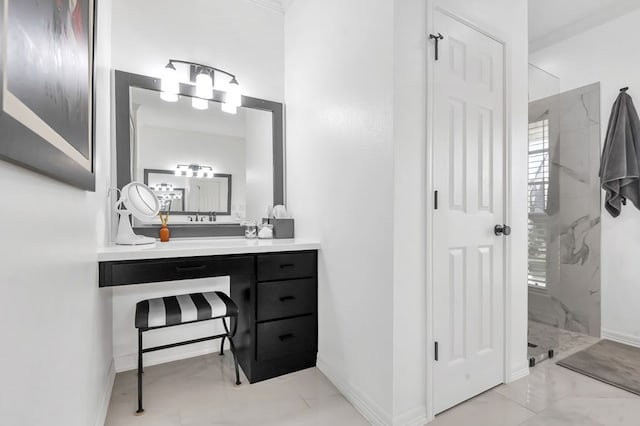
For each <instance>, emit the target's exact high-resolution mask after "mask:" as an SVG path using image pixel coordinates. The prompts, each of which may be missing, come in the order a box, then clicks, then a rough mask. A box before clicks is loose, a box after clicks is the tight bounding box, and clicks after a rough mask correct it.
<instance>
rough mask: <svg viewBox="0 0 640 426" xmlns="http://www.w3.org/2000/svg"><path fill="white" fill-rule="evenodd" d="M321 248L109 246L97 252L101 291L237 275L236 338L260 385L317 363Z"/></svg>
mask: <svg viewBox="0 0 640 426" xmlns="http://www.w3.org/2000/svg"><path fill="white" fill-rule="evenodd" d="M319 248H320V246H319V244H318V243H316V242H313V241H302V240H298V239H291V240H245V239H194V240H176V241H170V242H168V243H158V244H157V245H156V246H155V247H150V248H149V247H147V248H145V247H141V246H137V247H123V246H110V247H104V248H102V249H101V250H100V251H99V252H98V261H99V285H100V287H112V286H124V285H138V284H145V283H151V282H164V281H178V280H188V279H194V278H208V277H220V276H228V277H230V293H231V294H230V296H231V298H232V299H233V300H234V301H235V303H236V304H237V305H238V308H239V311H240V315H239V317H238V330H237V333H236V337H235V338H234V342H235V344H236V347H237V350H238V360H239V362H240V365H241V367H242V370H243V371H244V373H245V375H246V376H247V378H248V379H249V382H250V383H254V382H258V381H261V380H265V379H269V378H272V377H276V376H280V375H282V374H286V373H291V372H293V371H297V370H301V369H304V368H309V367H313V366H315V365H316V354H317V349H318V309H317V285H318V274H317V251H318V249H319ZM131 327H132V330H133V324H132V325H131Z"/></svg>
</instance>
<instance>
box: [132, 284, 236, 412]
mask: <svg viewBox="0 0 640 426" xmlns="http://www.w3.org/2000/svg"><path fill="white" fill-rule="evenodd" d="M226 318H229V319H230V321H231V323H232V326H231V331H229V327H228V326H227V322H226ZM213 319H220V320H222V324H223V326H224V330H225V333H223V334H217V335H215V336H209V337H202V338H199V339H193V340H187V341H183V342H177V343H171V344H168V345H162V346H155V347H151V348H143V347H142V333H144V332H145V331H149V330H156V329H159V328H165V327H173V326H176V325H182V324H189V323H194V322H199V321H207V320H213ZM237 319H238V307H237V306H236V304H235V303H233V300H231V299H230V298H229V296H227V295H226V294H224V293H223V292H220V291H211V292H206V293H191V294H181V295H178V296H168V297H158V298H155V299H148V300H143V301H140V302H138V303H137V304H136V317H135V327H136V328H137V329H138V410H137V411H136V413H137V414H142V413H143V412H144V409H143V408H142V354H144V353H147V352H154V351H159V350H162V349H169V348H174V347H177V346H183V345H189V344H191V343H198V342H204V341H207V340H213V339H222V343H221V344H220V355H224V339H229V346H230V348H231V353H232V355H233V363H234V365H235V369H236V385H239V384H240V373H239V370H238V359H237V357H236V348H235V345H234V343H233V336H234V335H235V333H236V329H237Z"/></svg>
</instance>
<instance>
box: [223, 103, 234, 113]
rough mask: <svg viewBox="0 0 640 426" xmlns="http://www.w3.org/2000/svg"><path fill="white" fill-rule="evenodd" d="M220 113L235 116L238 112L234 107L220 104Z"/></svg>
mask: <svg viewBox="0 0 640 426" xmlns="http://www.w3.org/2000/svg"><path fill="white" fill-rule="evenodd" d="M222 111H224V112H226V113H227V114H236V113H237V112H238V107H237V106H235V105H229V104H227V103H224V104H222Z"/></svg>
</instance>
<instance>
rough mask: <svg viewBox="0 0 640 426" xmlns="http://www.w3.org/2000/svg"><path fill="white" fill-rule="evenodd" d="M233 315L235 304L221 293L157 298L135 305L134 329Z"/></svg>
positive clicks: (211, 292) (235, 310) (236, 309)
mask: <svg viewBox="0 0 640 426" xmlns="http://www.w3.org/2000/svg"><path fill="white" fill-rule="evenodd" d="M237 314H238V307H237V306H236V304H235V303H233V301H232V300H231V299H230V298H229V296H227V295H226V294H224V293H223V292H221V291H210V292H206V293H191V294H181V295H179V296H169V297H158V298H156V299H148V300H143V301H141V302H138V304H137V305H136V328H154V327H166V326H170V325H177V324H183V323H186V322H193V321H204V320H208V319H212V318H219V317H225V316H229V315H237Z"/></svg>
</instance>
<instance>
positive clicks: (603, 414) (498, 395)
mask: <svg viewBox="0 0 640 426" xmlns="http://www.w3.org/2000/svg"><path fill="white" fill-rule="evenodd" d="M560 336H561V337H560V344H561V353H560V354H559V355H558V356H557V357H555V358H554V359H553V360H550V361H545V362H543V363H540V364H537V365H536V366H535V367H534V368H531V369H530V374H529V376H527V377H524V378H522V379H520V380H517V381H515V382H513V383H509V384H507V385H500V386H498V387H496V388H494V389H492V390H490V391H488V392H485V393H483V394H482V395H479V396H477V397H475V398H473V399H471V400H469V401H467V402H464V403H462V404H460V405H458V406H456V407H454V408H452V409H450V410H448V411H446V412H444V413H442V414H440V415H439V416H437V417H436V419H435V421H434V422H433V423H431V425H433V426H454V425H455V426H467V425H468V426H472V425H479V426H484V425H491V426H596V425H597V426H638V425H640V397H639V396H637V395H634V394H632V393H629V392H626V391H623V390H621V389H618V388H616V387H613V386H609V385H607V384H605V383H602V382H599V381H597V380H594V379H591V378H589V377H587V376H583V375H582V374H578V373H575V372H573V371H571V370H567V369H566V368H563V367H560V366H558V365H556V363H555V362H556V361H557V360H559V359H562V358H564V357H566V356H569V355H571V354H572V353H575V352H577V351H579V350H581V349H584V348H586V347H588V346H590V345H591V344H593V343H595V341H597V340H598V339H596V338H593V337H589V336H584V335H582V334H579V333H572V332H569V333H561V335H560ZM562 345H564V346H562ZM562 349H564V351H562Z"/></svg>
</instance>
